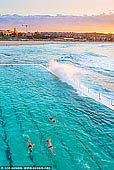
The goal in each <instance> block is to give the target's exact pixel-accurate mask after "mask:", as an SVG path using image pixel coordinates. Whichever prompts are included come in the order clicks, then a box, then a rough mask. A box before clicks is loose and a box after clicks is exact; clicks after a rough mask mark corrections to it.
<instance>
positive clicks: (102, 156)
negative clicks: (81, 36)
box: [0, 44, 114, 170]
mask: <svg viewBox="0 0 114 170" xmlns="http://www.w3.org/2000/svg"><path fill="white" fill-rule="evenodd" d="M52 59H56V60H57V61H58V63H61V64H63V65H64V64H69V65H73V66H74V67H78V68H79V69H81V70H82V72H81V74H80V77H78V78H79V80H80V82H81V83H83V84H84V85H85V86H87V87H89V88H90V89H92V90H94V91H95V92H96V93H97V92H98V93H99V92H100V93H101V94H103V95H106V96H107V98H109V99H113V98H114V45H113V44H105V45H102V44H64V45H63V44H53V45H38V46H16V47H2V46H1V47H0V63H1V64H6V63H7V64H13V63H20V64H21V63H37V64H43V65H45V66H46V67H48V66H49V61H50V60H52ZM60 71H61V70H60ZM67 72H68V70H67ZM75 75H76V72H75ZM70 76H71V74H70ZM67 78H71V77H69V76H68V77H67ZM76 78H77V77H76ZM48 114H50V115H51V116H52V117H54V118H55V119H56V120H57V123H56V124H53V123H52V122H50V120H49V119H48ZM0 133H1V136H0V141H1V145H0V147H1V148H0V165H1V166H9V165H10V166H34V165H35V166H40V165H41V166H43V165H46V166H48V165H52V167H53V170H63V169H65V170H69V169H70V170H75V169H76V170H85V169H92V170H97V169H101V170H113V167H114V111H113V110H111V109H109V108H108V107H106V106H104V105H103V104H100V103H98V102H96V101H95V100H93V99H92V98H90V97H87V96H85V95H82V94H81V93H80V92H79V91H78V89H77V90H76V89H74V88H73V87H72V86H70V85H68V84H67V81H66V82H63V81H61V80H60V79H59V78H57V77H55V76H54V75H52V74H51V73H50V72H48V71H47V70H45V69H44V68H42V67H41V66H33V65H29V66H22V65H20V66H0ZM28 137H30V139H31V142H32V143H34V144H35V147H34V149H33V152H32V153H31V154H29V153H28V149H27V138H28ZM48 138H51V140H52V144H53V146H54V151H55V154H56V155H52V154H51V153H50V152H49V150H48V148H47V146H46V144H45V143H46V140H47V139H48Z"/></svg>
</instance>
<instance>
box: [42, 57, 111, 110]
mask: <svg viewBox="0 0 114 170" xmlns="http://www.w3.org/2000/svg"><path fill="white" fill-rule="evenodd" d="M43 67H44V68H45V69H47V70H48V71H49V72H51V73H52V74H54V75H55V76H57V77H58V78H59V79H60V80H61V81H63V82H66V83H67V84H69V85H71V86H72V87H73V88H74V89H76V90H77V92H78V93H79V94H80V95H81V96H85V97H86V96H87V97H90V98H92V99H94V100H96V101H97V102H99V103H102V104H103V105H105V106H107V107H108V108H110V109H112V110H114V106H113V103H112V102H113V101H112V100H111V99H110V98H108V97H106V96H103V95H102V94H101V93H100V92H98V91H95V90H93V89H90V88H88V87H86V86H85V85H84V84H82V83H81V81H80V77H81V76H82V75H83V74H84V70H83V69H81V68H77V67H75V66H73V65H70V64H61V63H58V62H57V61H56V60H51V61H50V66H49V68H46V67H45V66H43Z"/></svg>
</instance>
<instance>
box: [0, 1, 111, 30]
mask: <svg viewBox="0 0 114 170" xmlns="http://www.w3.org/2000/svg"><path fill="white" fill-rule="evenodd" d="M6 14H9V15H13V14H17V15H21V16H30V15H50V16H56V15H57V14H61V15H69V16H80V18H77V19H78V20H79V24H80V22H81V20H84V18H83V16H86V15H87V16H90V17H89V18H86V19H89V20H88V22H89V28H90V27H91V29H89V30H88V31H97V32H99V31H100V32H114V30H113V27H114V0H0V15H1V16H3V15H6ZM102 15H106V16H107V17H109V21H108V19H107V18H106V16H105V17H104V21H103V17H102ZM93 16H95V17H96V19H95V20H94V21H93V23H92V18H91V17H93ZM97 16H101V17H102V19H100V18H99V20H98V23H97ZM110 16H111V17H110ZM81 17H82V19H81ZM105 19H107V21H106V23H105ZM90 20H91V22H90ZM1 21H2V22H1V23H0V27H2V28H6V27H5V26H6V25H5V18H4V22H3V19H2V20H1ZM37 21H38V20H37ZM24 22H26V21H24ZM27 22H29V21H28V20H27ZM27 22H26V24H28V23H27ZM58 22H59V20H58ZM72 22H73V21H72ZM35 23H36V25H37V22H35ZM100 23H101V25H100ZM12 24H13V23H12ZM70 24H71V21H70ZM76 24H77V23H76ZM10 25H11V24H10ZM44 25H45V24H44ZM13 26H16V24H15V25H12V27H13ZM101 26H103V27H104V30H103V29H101ZM87 27H88V25H87V24H85V22H84V25H83V22H82V23H81V24H80V25H78V30H76V27H75V24H74V23H73V25H72V27H71V25H69V24H68V23H66V26H65V27H64V23H63V26H61V29H62V31H70V29H69V28H72V30H71V31H79V30H81V31H82V32H83V31H84V30H85V31H87V29H88V28H87ZM93 28H96V29H93ZM0 29H1V28H0ZM34 29H35V28H34ZM42 30H43V29H42ZM50 30H55V31H56V29H55V27H53V26H52V27H50ZM44 31H46V30H45V29H44ZM47 31H48V30H47ZM58 31H60V29H58Z"/></svg>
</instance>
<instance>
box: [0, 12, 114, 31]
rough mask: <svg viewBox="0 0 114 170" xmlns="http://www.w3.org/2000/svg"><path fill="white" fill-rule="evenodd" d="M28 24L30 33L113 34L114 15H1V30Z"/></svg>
mask: <svg viewBox="0 0 114 170" xmlns="http://www.w3.org/2000/svg"><path fill="white" fill-rule="evenodd" d="M23 24H27V25H28V26H29V27H28V29H29V31H74V32H92V31H93V32H95V31H96V32H113V31H114V30H113V28H114V13H113V12H111V13H110V14H101V15H92V16H87V15H84V16H69V15H57V16H51V15H30V16H21V15H16V14H14V15H0V29H13V28H14V27H16V28H17V30H19V31H22V30H23V31H25V28H24V27H22V25H23Z"/></svg>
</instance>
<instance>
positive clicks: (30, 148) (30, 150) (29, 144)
mask: <svg viewBox="0 0 114 170" xmlns="http://www.w3.org/2000/svg"><path fill="white" fill-rule="evenodd" d="M34 146H35V144H31V142H30V139H28V150H29V152H32V149H33V147H34Z"/></svg>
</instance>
